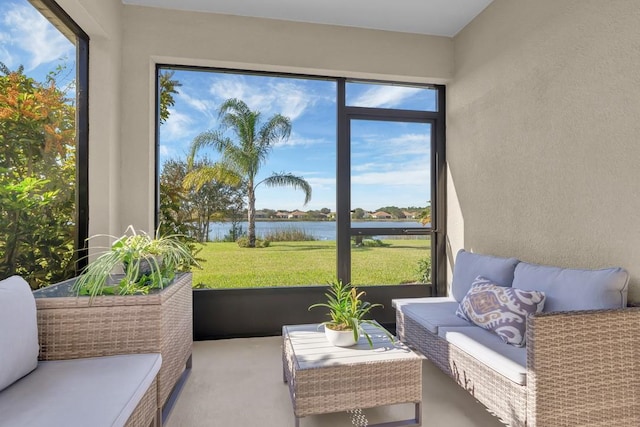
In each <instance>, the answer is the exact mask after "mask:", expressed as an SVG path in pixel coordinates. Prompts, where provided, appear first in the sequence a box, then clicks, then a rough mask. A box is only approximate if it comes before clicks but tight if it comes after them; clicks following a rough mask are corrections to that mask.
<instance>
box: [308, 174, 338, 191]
mask: <svg viewBox="0 0 640 427" xmlns="http://www.w3.org/2000/svg"><path fill="white" fill-rule="evenodd" d="M303 176H304V175H303ZM305 179H306V180H307V182H308V183H309V184H310V185H311V188H314V189H315V188H334V189H335V188H336V179H335V178H313V177H311V178H305Z"/></svg>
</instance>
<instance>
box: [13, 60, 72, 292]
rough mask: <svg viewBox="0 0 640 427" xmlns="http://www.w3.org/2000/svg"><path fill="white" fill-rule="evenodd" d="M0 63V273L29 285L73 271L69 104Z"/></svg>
mask: <svg viewBox="0 0 640 427" xmlns="http://www.w3.org/2000/svg"><path fill="white" fill-rule="evenodd" d="M55 77H56V73H55V72H52V73H50V74H49V76H48V77H47V79H46V82H45V83H40V82H37V81H36V80H34V79H33V78H31V77H28V76H26V75H25V74H24V69H23V67H19V68H18V69H17V70H15V71H11V70H9V69H8V68H7V67H6V66H5V65H4V64H2V63H0V279H2V278H5V277H7V276H10V275H12V274H19V275H22V276H23V277H25V278H26V279H27V280H28V281H29V282H30V284H31V286H32V287H34V288H37V287H40V286H42V285H45V284H48V283H53V282H56V281H59V280H63V279H66V278H69V277H71V276H73V274H74V265H73V261H74V246H75V245H74V238H75V222H76V218H75V170H76V168H75V105H74V103H73V102H72V101H71V100H69V99H68V98H67V96H66V94H65V92H64V91H63V90H60V88H58V87H57V86H56V81H55Z"/></svg>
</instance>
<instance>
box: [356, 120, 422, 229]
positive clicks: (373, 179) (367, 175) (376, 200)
mask: <svg viewBox="0 0 640 427" xmlns="http://www.w3.org/2000/svg"><path fill="white" fill-rule="evenodd" d="M430 175H431V124H429V123H406V122H391V121H373V120H352V121H351V210H352V214H351V226H352V227H354V228H358V227H364V228H369V227H387V228H406V227H414V228H421V227H423V224H422V223H420V220H421V218H424V216H425V210H426V209H427V207H428V205H429V204H430V201H431V179H430ZM428 222H430V221H425V223H428Z"/></svg>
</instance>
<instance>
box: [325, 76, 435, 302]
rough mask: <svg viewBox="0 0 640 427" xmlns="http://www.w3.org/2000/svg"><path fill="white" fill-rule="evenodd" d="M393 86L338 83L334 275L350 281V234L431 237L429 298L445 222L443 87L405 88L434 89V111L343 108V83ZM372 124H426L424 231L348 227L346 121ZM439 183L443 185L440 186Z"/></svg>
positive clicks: (341, 80)
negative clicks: (427, 219) (427, 171)
mask: <svg viewBox="0 0 640 427" xmlns="http://www.w3.org/2000/svg"><path fill="white" fill-rule="evenodd" d="M351 82H354V83H372V84H386V85H393V84H398V83H394V82H385V81H377V80H375V81H374V80H359V79H347V78H339V79H338V94H337V98H338V131H337V146H338V154H337V157H338V165H337V168H336V169H337V182H338V183H339V185H337V187H336V191H337V194H336V200H337V203H336V213H337V230H338V232H337V247H338V249H337V252H338V253H337V256H338V260H337V272H338V278H339V279H340V280H342V281H343V282H345V283H351V237H352V236H372V235H379V236H389V235H404V236H424V235H429V236H431V261H432V265H433V266H434V267H433V269H432V284H433V285H434V286H433V287H434V293H435V295H445V294H446V260H445V256H444V255H445V252H444V249H445V246H444V245H443V242H444V241H445V239H444V236H446V231H445V230H446V220H445V218H444V215H445V213H446V210H445V209H443V207H444V206H446V174H445V173H444V166H445V163H444V159H445V141H444V137H445V132H444V129H445V123H444V121H445V87H444V86H443V85H432V84H411V85H409V84H407V86H411V87H422V88H425V89H434V90H435V91H436V94H437V98H436V108H435V111H426V110H407V109H395V108H370V107H356V106H349V105H347V104H346V90H347V84H348V83H351ZM352 120H372V121H392V122H414V123H428V124H431V126H432V130H433V131H432V132H431V141H430V143H431V147H430V148H431V150H430V152H431V162H430V163H431V164H430V166H431V170H430V174H431V200H430V201H429V202H430V205H431V209H432V215H431V218H432V219H431V225H430V227H423V228H418V227H385V228H383V227H376V228H366V227H352V225H351V215H350V214H351V121H352ZM442 180H445V182H441V181H442Z"/></svg>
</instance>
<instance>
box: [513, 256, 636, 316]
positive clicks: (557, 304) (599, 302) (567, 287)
mask: <svg viewBox="0 0 640 427" xmlns="http://www.w3.org/2000/svg"><path fill="white" fill-rule="evenodd" d="M628 283H629V273H627V271H626V270H624V269H622V268H619V267H616V268H605V269H602V270H574V269H569V268H560V267H550V266H545V265H536V264H529V263H526V262H521V263H520V264H518V266H517V267H516V271H515V276H514V279H513V287H514V288H518V289H526V290H528V291H541V292H544V294H545V295H546V302H545V305H544V311H567V310H568V311H570V310H594V309H605V308H622V307H626V305H627V289H628Z"/></svg>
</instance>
